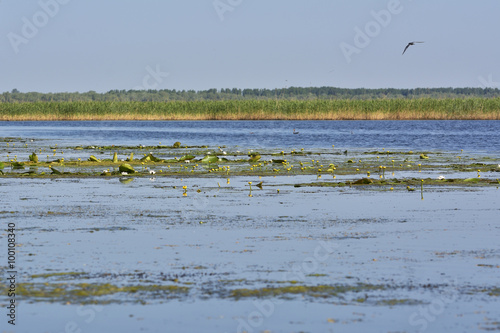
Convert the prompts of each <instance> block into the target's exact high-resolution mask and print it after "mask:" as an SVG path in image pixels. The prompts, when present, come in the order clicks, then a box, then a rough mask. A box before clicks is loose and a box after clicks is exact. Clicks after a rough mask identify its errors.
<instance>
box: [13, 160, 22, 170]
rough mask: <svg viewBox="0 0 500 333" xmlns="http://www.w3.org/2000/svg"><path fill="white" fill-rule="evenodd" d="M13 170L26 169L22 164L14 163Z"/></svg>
mask: <svg viewBox="0 0 500 333" xmlns="http://www.w3.org/2000/svg"><path fill="white" fill-rule="evenodd" d="M12 169H14V170H15V169H24V165H23V163H22V162H12Z"/></svg>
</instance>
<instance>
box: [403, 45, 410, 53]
mask: <svg viewBox="0 0 500 333" xmlns="http://www.w3.org/2000/svg"><path fill="white" fill-rule="evenodd" d="M410 45H411V43H408V45H406V47H405V49H404V51H403V53H402V54H405V52H406V50H407V49H408V48H409V47H410Z"/></svg>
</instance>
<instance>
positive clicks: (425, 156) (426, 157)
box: [420, 154, 429, 160]
mask: <svg viewBox="0 0 500 333" xmlns="http://www.w3.org/2000/svg"><path fill="white" fill-rule="evenodd" d="M420 159H421V160H427V159H429V156H427V155H425V154H420Z"/></svg>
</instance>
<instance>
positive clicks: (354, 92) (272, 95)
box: [0, 87, 500, 103]
mask: <svg viewBox="0 0 500 333" xmlns="http://www.w3.org/2000/svg"><path fill="white" fill-rule="evenodd" d="M466 97H481V98H492V97H500V90H499V89H498V88H416V89H394V88H381V89H365V88H356V89H348V88H337V87H286V88H278V89H239V88H232V89H229V88H222V89H215V88H213V89H208V90H198V91H195V90H176V89H172V90H169V89H162V90H110V91H108V92H105V93H98V92H95V91H88V92H59V93H39V92H20V91H18V90H17V89H13V90H12V91H10V92H4V93H2V94H0V103H20V102H59V101H124V102H125V101H155V102H168V101H204V100H248V99H252V100H255V99H257V100H270V99H280V100H313V99H332V100H333V99H356V100H372V99H397V98H400V99H414V98H438V99H439V98H466Z"/></svg>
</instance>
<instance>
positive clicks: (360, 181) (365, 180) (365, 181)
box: [353, 178, 373, 185]
mask: <svg viewBox="0 0 500 333" xmlns="http://www.w3.org/2000/svg"><path fill="white" fill-rule="evenodd" d="M353 184H355V185H365V184H373V180H371V179H370V178H361V179H358V180H356V181H355V182H354V183H353Z"/></svg>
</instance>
